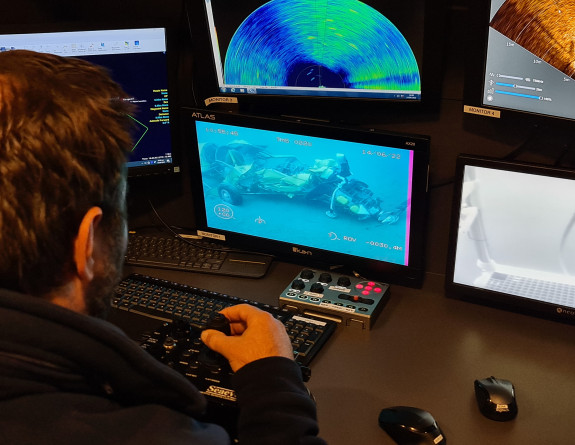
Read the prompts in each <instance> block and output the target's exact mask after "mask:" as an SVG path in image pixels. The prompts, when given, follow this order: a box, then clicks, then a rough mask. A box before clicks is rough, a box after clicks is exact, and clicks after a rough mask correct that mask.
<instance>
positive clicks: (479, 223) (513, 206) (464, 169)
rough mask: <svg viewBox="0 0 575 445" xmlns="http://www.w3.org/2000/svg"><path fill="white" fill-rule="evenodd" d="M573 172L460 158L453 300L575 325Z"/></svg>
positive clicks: (449, 280) (450, 274)
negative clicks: (476, 303)
mask: <svg viewBox="0 0 575 445" xmlns="http://www.w3.org/2000/svg"><path fill="white" fill-rule="evenodd" d="M574 194H575V171H574V170H573V169H565V168H557V167H549V166H543V165H537V164H528V163H519V162H510V161H503V160H498V159H492V158H485V157H478V156H471V155H461V156H460V157H459V158H458V160H457V167H456V177H455V192H454V197H453V211H452V222H451V236H450V246H449V255H448V261H447V273H446V293H447V295H448V296H449V297H453V298H459V299H462V300H468V301H473V302H478V303H484V304H489V305H492V306H496V307H500V308H505V309H509V310H513V311H519V312H525V313H528V314H532V315H538V316H542V317H545V318H551V319H555V320H561V321H565V322H571V323H573V322H575V257H574V256H573V252H574V251H575V233H573V227H574V225H575V205H574V204H573V199H572V197H573V196H574Z"/></svg>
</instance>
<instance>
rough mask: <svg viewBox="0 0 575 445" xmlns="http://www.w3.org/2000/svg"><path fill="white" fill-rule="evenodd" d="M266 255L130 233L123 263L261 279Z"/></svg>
mask: <svg viewBox="0 0 575 445" xmlns="http://www.w3.org/2000/svg"><path fill="white" fill-rule="evenodd" d="M272 259H273V258H272V257H271V256H269V255H263V254H258V253H248V252H242V251H235V250H231V249H226V248H222V247H221V246H220V245H218V244H216V243H213V242H209V241H204V240H195V239H194V240H186V239H182V238H179V237H177V236H175V235H173V234H168V233H162V232H154V233H145V232H144V233H139V232H135V231H130V233H129V235H128V249H127V251H126V257H125V263H126V264H129V265H133V266H145V267H155V268H161V269H170V270H183V271H188V272H202V273H211V274H221V275H230V276H239V277H247V278H260V277H263V276H264V275H265V274H266V272H267V269H268V267H269V265H270V263H271V261H272Z"/></svg>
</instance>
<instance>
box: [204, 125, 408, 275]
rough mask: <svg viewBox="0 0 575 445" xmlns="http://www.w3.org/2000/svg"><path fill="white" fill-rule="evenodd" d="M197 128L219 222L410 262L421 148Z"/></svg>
mask: <svg viewBox="0 0 575 445" xmlns="http://www.w3.org/2000/svg"><path fill="white" fill-rule="evenodd" d="M196 132H197V137H198V147H199V150H200V160H201V161H200V162H201V171H202V180H203V187H204V198H205V208H206V214H207V222H208V226H209V227H210V228H212V229H220V230H225V231H229V232H234V233H241V234H247V235H252V236H256V237H260V238H263V239H271V240H276V241H282V242H286V243H291V244H293V245H297V246H308V247H312V248H317V249H323V250H326V251H331V252H339V253H344V254H349V255H355V256H359V257H364V258H370V259H375V260H380V261H386V262H391V263H395V264H400V265H407V264H408V258H409V228H410V214H411V180H412V171H413V152H411V151H409V150H405V149H398V148H391V147H383V146H373V145H367V144H362V143H355V142H345V141H339V140H333V139H324V138H318V137H309V136H303V135H297V134H287V133H278V132H275V131H268V130H262V129H253V128H245V127H238V126H231V125H227V124H216V123H210V122H201V121H197V122H196ZM303 250H305V247H304V248H303ZM304 253H305V252H304Z"/></svg>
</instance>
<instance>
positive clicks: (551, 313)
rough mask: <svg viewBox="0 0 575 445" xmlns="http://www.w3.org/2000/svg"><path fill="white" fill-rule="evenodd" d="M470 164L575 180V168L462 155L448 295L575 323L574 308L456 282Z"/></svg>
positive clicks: (455, 196)
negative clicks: (459, 231) (466, 182)
mask: <svg viewBox="0 0 575 445" xmlns="http://www.w3.org/2000/svg"><path fill="white" fill-rule="evenodd" d="M466 166H476V167H485V168H489V169H497V170H503V171H509V172H519V173H528V174H534V175H542V176H550V177H557V178H566V179H572V180H575V170H572V169H567V168H561V167H555V166H548V165H542V164H532V163H526V162H517V161H509V160H504V159H497V158H491V157H484V156H474V155H468V154H461V155H459V156H458V158H457V162H456V172H455V183H454V184H455V185H454V191H453V203H452V211H451V221H450V233H449V247H448V254H447V266H446V273H445V293H446V296H447V297H449V298H454V299H458V300H462V301H467V302H471V303H478V304H483V305H487V306H491V307H495V308H499V309H505V310H508V311H512V312H519V313H523V314H527V315H532V316H537V317H541V318H546V319H551V320H555V321H562V322H565V323H571V324H575V309H573V308H570V307H566V306H561V305H558V304H552V303H546V302H543V301H537V300H532V299H529V298H525V297H519V296H515V295H510V294H506V293H501V292H496V291H491V290H487V289H482V288H477V287H474V286H470V285H465V284H461V283H456V282H455V281H454V274H455V259H456V251H457V240H458V227H459V221H460V209H461V198H462V187H463V180H464V172H465V167H466Z"/></svg>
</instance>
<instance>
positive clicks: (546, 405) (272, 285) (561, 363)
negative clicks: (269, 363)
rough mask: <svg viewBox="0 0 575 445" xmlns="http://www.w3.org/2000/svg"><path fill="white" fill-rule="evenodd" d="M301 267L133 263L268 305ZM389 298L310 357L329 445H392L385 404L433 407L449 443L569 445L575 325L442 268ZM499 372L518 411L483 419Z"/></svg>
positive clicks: (340, 329)
mask: <svg viewBox="0 0 575 445" xmlns="http://www.w3.org/2000/svg"><path fill="white" fill-rule="evenodd" d="M300 269H301V267H300V266H297V265H293V264H287V263H274V264H272V266H271V269H270V271H269V273H268V275H267V276H266V277H265V278H263V279H243V278H232V277H221V276H215V275H208V274H187V273H182V272H172V271H163V270H158V269H144V268H137V269H136V268H128V269H127V270H126V272H130V271H136V270H137V271H138V272H141V273H147V274H149V275H152V276H158V277H162V278H165V279H169V280H173V281H179V282H182V283H187V284H193V285H194V286H197V287H204V288H208V289H211V290H214V291H218V292H225V293H228V294H231V295H236V296H240V297H244V298H249V299H252V300H256V301H261V302H265V303H271V304H277V303H278V297H279V295H280V294H281V292H282V291H283V290H284V288H285V287H286V286H287V284H288V283H290V282H291V280H292V279H293V278H294V277H295V276H296V275H297V274H298V273H299V271H300ZM391 291H392V293H391V299H390V301H389V303H388V304H387V306H386V307H385V309H384V310H383V312H382V313H381V315H380V316H379V318H378V319H377V321H376V322H375V325H374V326H373V328H372V329H371V330H370V331H365V330H364V331H362V330H360V329H358V328H352V327H344V326H339V327H338V330H337V331H336V333H335V334H334V336H333V337H332V339H331V340H330V341H329V343H328V344H327V345H326V346H325V347H324V349H323V350H322V351H321V352H320V354H319V355H318V356H317V357H316V359H315V360H314V361H313V362H312V363H311V366H310V367H311V369H312V377H311V380H310V381H309V383H308V386H309V388H310V389H311V391H312V393H313V394H314V396H315V398H316V400H317V406H318V417H319V424H320V435H321V436H322V437H323V438H324V439H326V440H327V441H328V443H329V444H331V445H340V444H341V445H344V444H345V445H347V444H353V443H357V444H364V443H365V444H390V445H392V444H393V443H394V442H393V441H392V440H391V439H390V438H389V436H387V434H386V433H385V432H383V431H382V430H381V429H380V428H379V426H378V423H377V417H378V415H379V411H380V410H381V409H382V408H384V407H388V406H394V405H410V406H415V407H418V408H422V409H425V410H427V411H429V412H431V413H432V414H433V416H434V417H435V419H436V420H437V421H438V423H439V425H440V427H441V428H442V430H443V432H444V434H445V436H446V438H447V441H448V443H449V444H462V445H476V444H477V445H485V444H495V443H501V444H506V445H515V444H517V445H525V444H546V445H549V444H565V443H570V442H572V441H573V438H572V436H573V434H571V433H570V430H571V422H573V418H574V415H575V398H574V395H575V371H574V370H575V326H570V325H565V324H561V323H557V322H552V321H547V320H543V319H538V318H535V317H530V316H526V315H521V314H515V313H510V312H507V311H503V310H498V309H493V308H489V307H484V306H479V305H475V304H472V303H466V302H461V301H458V300H451V299H448V298H446V297H445V296H444V292H443V276H442V275H428V276H427V277H426V280H425V283H424V287H423V289H409V288H405V287H400V286H392V287H391ZM492 375H493V376H496V377H500V378H504V379H508V380H511V381H512V382H513V383H514V385H515V388H516V393H517V403H518V408H519V414H518V416H517V418H516V419H515V420H513V421H510V422H494V421H491V420H488V419H486V418H484V417H483V416H482V415H481V414H480V413H479V411H478V409H477V405H476V402H475V396H474V390H473V382H474V380H475V379H479V378H485V377H489V376H492Z"/></svg>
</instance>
